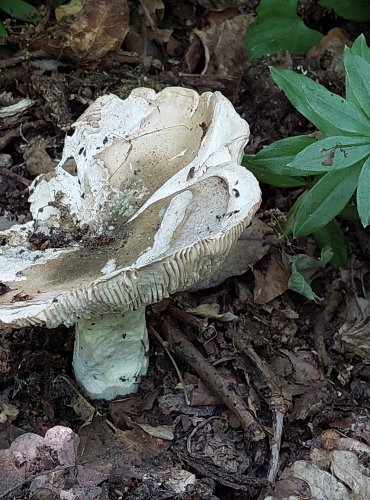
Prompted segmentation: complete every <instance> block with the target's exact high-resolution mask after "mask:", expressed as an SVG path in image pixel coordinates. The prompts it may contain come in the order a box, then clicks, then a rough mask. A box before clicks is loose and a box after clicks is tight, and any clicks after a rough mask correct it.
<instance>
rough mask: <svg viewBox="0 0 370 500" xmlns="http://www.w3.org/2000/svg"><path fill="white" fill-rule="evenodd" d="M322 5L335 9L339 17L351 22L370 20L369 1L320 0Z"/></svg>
mask: <svg viewBox="0 0 370 500" xmlns="http://www.w3.org/2000/svg"><path fill="white" fill-rule="evenodd" d="M320 5H322V6H323V7H326V8H327V9H333V10H334V11H335V13H336V14H338V16H341V17H344V18H345V19H349V20H350V21H368V20H369V19H370V2H369V0H320Z"/></svg>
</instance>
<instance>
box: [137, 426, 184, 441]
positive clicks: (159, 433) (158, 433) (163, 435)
mask: <svg viewBox="0 0 370 500" xmlns="http://www.w3.org/2000/svg"><path fill="white" fill-rule="evenodd" d="M136 425H138V426H139V427H140V428H141V429H143V431H144V432H146V433H147V434H149V436H152V437H154V438H158V439H164V440H165V441H172V440H173V439H174V437H175V436H174V433H173V431H174V426H172V425H157V426H155V427H153V426H152V425H148V424H138V423H137V424H136Z"/></svg>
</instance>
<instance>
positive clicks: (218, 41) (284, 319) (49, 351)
mask: <svg viewBox="0 0 370 500" xmlns="http://www.w3.org/2000/svg"><path fill="white" fill-rule="evenodd" d="M108 3H109V2H108ZM117 3H118V2H117ZM124 3H125V2H120V4H121V7H122V6H123V7H124V5H123V4H124ZM87 4H88V2H87V3H86V5H87ZM95 4H96V5H95V6H94V12H95V13H96V12H97V11H99V9H102V10H101V12H103V13H104V16H106V17H105V18H104V19H105V21H104V22H100V23H99V22H97V20H98V18H94V16H92V17H90V18H89V17H88V18H85V20H86V22H87V30H86V33H85V36H86V37H87V39H86V40H85V41H86V43H85V44H80V41H81V40H79V39H78V37H79V34H78V31H77V32H76V31H75V29H74V28H73V26H74V25H73V20H72V19H68V18H67V19H64V21H62V19H63V16H62V17H59V18H57V17H55V16H54V14H53V12H49V16H48V17H47V18H46V17H45V19H43V20H42V24H40V26H39V27H37V26H36V27H35V28H34V27H32V26H28V27H27V29H28V31H27V30H24V31H22V32H21V31H17V30H15V29H14V26H13V28H12V27H10V29H9V34H10V37H11V44H12V45H11V46H10V48H6V49H5V50H4V47H0V52H1V60H0V65H1V70H2V73H1V75H0V103H1V106H0V107H1V111H2V112H3V114H1V115H0V116H1V118H0V120H1V127H2V130H3V133H2V137H1V138H0V154H1V155H2V156H1V157H0V159H1V158H2V160H1V161H2V162H3V163H1V171H0V176H1V177H0V180H1V182H0V217H1V219H0V222H1V223H2V224H13V223H22V222H25V221H27V220H28V219H29V217H30V214H29V211H28V206H27V203H26V200H27V196H28V195H27V186H28V185H29V184H30V182H31V181H32V180H33V178H34V177H35V176H36V175H38V174H39V173H41V172H42V173H45V172H46V171H47V170H48V169H52V168H53V164H55V162H56V161H57V160H58V158H59V156H60V152H61V148H62V144H63V140H64V135H65V132H66V131H67V132H68V129H69V127H70V124H71V123H72V121H73V120H74V119H76V118H77V117H78V116H79V115H80V114H81V112H82V111H83V110H84V109H85V108H86V106H87V105H88V104H89V103H91V102H92V101H93V100H94V99H95V98H96V97H97V96H99V95H101V94H103V93H105V92H115V93H117V94H118V95H120V96H121V97H125V96H127V95H128V93H129V92H130V90H131V89H132V88H134V87H139V86H152V87H154V88H156V89H159V88H161V87H163V86H167V85H184V86H192V87H193V88H195V89H197V90H198V91H204V90H221V91H222V92H224V93H225V95H227V97H229V98H230V99H232V101H233V103H234V105H235V106H236V108H237V110H238V111H239V112H240V113H241V114H242V116H243V117H245V118H246V119H247V120H248V121H249V122H250V124H251V126H252V135H251V142H250V145H249V146H248V153H255V152H256V151H257V150H259V149H260V148H261V147H262V146H264V145H267V144H270V143H271V142H273V141H274V140H276V139H281V138H286V137H290V136H292V135H300V134H302V133H309V132H312V128H311V127H310V125H309V124H308V123H307V122H306V121H305V119H304V118H302V116H300V115H298V114H297V113H296V112H295V111H294V110H293V109H292V108H291V107H290V105H289V104H288V103H287V101H286V99H285V98H284V97H283V95H282V93H281V92H280V91H279V90H278V89H277V88H276V86H275V85H274V84H273V82H272V81H271V79H269V78H268V69H267V66H268V65H271V64H272V65H277V66H283V67H288V68H293V67H294V68H296V67H302V70H303V71H305V70H307V69H309V70H310V72H311V74H313V75H314V77H316V78H317V79H318V80H319V81H320V82H321V83H323V84H325V85H327V86H328V87H329V88H330V89H331V90H332V91H333V92H337V93H341V91H342V90H343V69H342V66H341V64H340V52H341V50H342V48H343V45H344V43H348V40H351V39H354V36H352V34H351V33H350V35H348V33H346V32H344V31H342V29H340V31H338V30H337V31H334V30H332V31H331V32H329V34H328V35H327V37H324V38H323V39H322V41H321V43H320V45H319V46H318V47H316V48H315V49H313V50H311V51H310V52H309V54H308V55H307V57H305V56H291V55H290V54H288V53H286V54H282V55H280V56H271V57H266V58H262V59H261V60H259V61H257V62H256V61H252V62H251V61H247V60H246V59H245V57H244V53H243V46H242V34H241V33H242V32H243V30H244V28H245V26H246V24H247V23H249V22H250V20H251V17H249V16H251V15H253V14H254V7H253V5H252V6H251V7H250V8H249V10H248V7H246V5H245V3H244V4H243V2H234V4H233V5H232V8H231V9H227V12H223V9H224V8H225V5H224V4H223V2H220V3H219V6H217V5H216V4H217V2H215V1H211V2H208V1H207V2H205V3H204V2H203V3H202V2H200V1H199V2H187V1H185V2H183V3H182V4H181V5H179V4H178V3H176V2H172V1H163V2H162V1H159V0H156V1H149V0H145V1H144V0H143V1H142V2H140V7H139V8H138V7H137V6H136V5H133V4H132V3H130V7H131V17H130V23H131V24H129V23H128V17H127V14H126V13H125V12H124V11H121V14H122V16H123V17H122V18H121V21H124V22H121V21H120V22H118V19H113V18H111V17H110V16H112V12H113V10H112V9H113V7H112V5H113V3H110V6H107V2H103V1H101V2H98V3H96V2H95ZM194 4H197V5H194ZM203 4H204V5H203ZM252 4H253V2H252ZM85 7H86V6H85ZM108 7H109V8H108ZM220 11H221V12H220ZM77 12H78V11H77ZM50 14H51V15H50ZM84 15H85V14H84V12H83V11H82V12H81V11H80V13H79V14H77V16H84ZM94 15H95V14H94ZM125 16H126V17H125ZM67 17H68V16H67ZM100 19H102V18H100ZM109 19H111V21H109ZM184 19H187V20H188V22H184ZM62 22H63V23H65V24H64V26H66V27H67V29H65V30H64V31H61V26H62V24H61V23H62ZM45 26H46V30H44V31H42V30H43V29H44V28H45ZM107 26H109V27H110V30H109V31H107V30H106V27H107ZM313 27H315V26H313ZM333 27H334V28H337V26H333ZM347 28H348V26H347ZM37 30H39V31H37ZM126 32H128V35H127V44H126V45H125V43H126V42H124V44H123V46H122V47H123V50H122V49H119V50H118V51H116V52H114V51H112V49H114V48H115V47H117V48H118V47H120V46H121V44H122V40H123V38H124V34H125V33H126ZM55 40H58V45H57V46H56V44H55ZM59 42H60V43H59ZM130 44H131V47H133V46H134V47H135V52H132V51H131V52H130V50H131V49H130V48H129V47H130ZM24 47H30V52H29V54H28V55H27V57H26V56H25V55H24V52H22V51H21V52H19V51H17V49H18V48H20V49H22V48H24ZM40 47H42V50H40ZM225 47H226V48H227V49H226V48H225ZM226 50H227V57H225V54H226ZM232 50H234V52H232V53H231V51H232ZM102 54H105V55H104V56H102ZM338 55H339V56H338ZM86 61H88V62H89V64H88V65H84V63H85V62H86ZM56 91H58V92H59V93H58V94H56ZM25 96H27V102H25V101H24V99H25ZM11 106H12V108H11V109H10V110H9V107H11ZM9 111H10V112H9ZM263 190H264V206H263V207H262V209H261V211H260V215H259V219H257V220H258V221H259V223H258V224H259V227H254V228H253V230H252V233H250V234H248V235H247V236H246V239H245V240H244V241H243V240H241V245H240V246H239V249H238V251H237V252H236V257H235V259H234V262H233V263H232V265H231V269H232V271H231V273H230V274H229V275H227V273H226V274H223V275H222V276H221V277H220V278H219V279H218V281H217V282H216V281H215V282H213V283H209V284H208V286H210V285H212V286H214V287H215V288H203V289H198V290H196V291H193V292H192V293H182V294H177V295H176V296H174V297H172V298H171V299H170V300H165V301H163V302H162V303H160V304H156V305H155V306H153V307H152V308H151V310H150V311H149V312H148V318H147V319H148V322H149V324H150V325H152V326H153V327H154V328H155V330H156V332H157V333H158V334H159V337H160V339H161V342H160V341H159V340H158V338H157V337H154V336H153V337H152V342H151V352H150V356H151V364H150V370H149V373H148V375H147V377H146V378H145V379H144V380H143V382H142V384H141V387H140V391H139V393H138V394H136V395H130V396H127V397H125V398H121V399H119V398H118V399H117V400H115V401H112V402H110V403H109V404H105V403H102V402H99V403H96V402H89V401H87V400H86V398H85V397H84V396H83V395H82V394H81V393H80V391H79V388H78V387H76V386H75V385H74V382H73V375H72V371H71V357H72V346H73V339H72V333H71V331H69V330H68V329H66V328H59V329H55V330H54V331H48V330H46V329H43V328H38V329H37V331H34V330H33V329H31V328H27V329H22V330H20V331H18V332H14V333H11V332H4V333H3V335H2V336H1V337H0V374H1V376H0V462H1V467H0V485H1V486H0V498H27V497H33V498H38V497H40V495H45V497H43V498H71V499H78V498H82V497H89V498H99V499H111V498H112V499H118V498H135V499H136V498H143V499H144V498H149V497H152V498H184V499H187V498H194V499H195V498H213V499H216V498H226V497H228V498H235V499H236V498H242V496H241V495H244V497H248V498H266V499H268V498H269V499H284V498H289V497H291V498H305V497H307V496H310V495H311V496H316V497H317V498H344V499H346V500H347V499H351V500H354V499H359V500H360V499H362V498H367V497H369V496H370V490H369V481H368V477H367V469H368V465H369V446H370V437H369V436H370V419H369V412H368V407H369V398H370V391H369V380H370V374H369V356H370V347H369V338H370V334H369V326H368V325H369V316H370V306H369V299H368V297H369V289H370V273H369V266H368V260H369V252H368V246H369V245H368V242H367V240H368V239H369V237H368V231H367V230H362V229H359V228H358V227H357V226H356V225H355V224H351V223H343V228H344V230H345V232H346V235H347V238H348V240H349V241H350V245H351V253H350V260H349V263H348V265H347V266H346V267H341V268H339V269H333V268H331V267H329V266H325V265H324V263H326V262H327V260H328V256H325V255H324V257H325V258H324V259H323V257H322V258H321V262H320V261H318V260H317V257H319V256H320V251H319V250H318V248H317V247H316V245H315V242H314V241H312V239H311V238H310V237H303V238H299V239H298V240H297V241H295V242H294V245H292V243H291V242H289V241H286V240H285V239H284V238H283V237H282V234H281V231H280V226H281V223H282V222H283V219H284V216H283V215H282V212H279V211H277V210H276V207H278V208H280V210H282V211H284V212H286V211H287V210H289V208H290V207H291V205H292V203H293V202H294V197H295V196H297V195H298V194H299V190H297V191H296V192H292V191H288V190H286V189H284V188H276V189H272V188H267V187H266V186H264V187H263ZM302 254H306V255H307V256H308V258H309V262H308V263H309V264H310V265H309V266H308V268H309V269H308V268H307V266H305V267H304V269H302V267H301V263H300V260H301V257H300V256H301V255H302ZM284 255H289V256H290V258H291V261H290V262H291V263H290V265H287V262H286V259H285V257H284ZM314 257H315V260H313V258H314ZM292 263H294V266H292ZM293 267H294V268H293ZM292 270H293V271H294V273H295V279H297V277H298V278H299V279H300V286H301V288H300V289H299V291H302V289H303V290H306V291H307V294H306V297H310V298H312V297H314V298H315V297H320V298H321V299H322V300H320V302H318V303H317V304H315V303H313V302H310V301H309V300H307V298H305V297H304V296H302V295H299V294H298V293H296V292H294V291H292V290H289V289H288V286H289V285H288V283H289V280H290V279H292V276H293V275H294V273H293V274H292ZM306 271H307V272H306ZM313 271H315V273H314V272H313ZM307 273H308V274H307ZM302 287H303V288H302ZM296 289H297V287H296ZM179 344H180V345H181V349H180V348H179ZM171 358H172V359H171ZM275 478H276V479H277V481H276V482H275ZM47 494H48V495H49V497H47V496H46V495H47ZM53 495H54V496H53ZM361 495H362V496H361Z"/></svg>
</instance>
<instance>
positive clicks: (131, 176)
mask: <svg viewBox="0 0 370 500" xmlns="http://www.w3.org/2000/svg"><path fill="white" fill-rule="evenodd" d="M248 136H249V128H248V125H247V123H246V122H245V121H244V120H242V119H241V118H240V117H239V116H238V115H237V113H236V112H235V110H234V108H233V107H232V105H231V104H230V102H229V101H228V100H227V99H226V98H224V97H223V96H222V95H221V94H220V93H218V92H216V93H213V94H211V93H205V94H203V95H201V96H199V95H198V94H197V93H196V92H194V91H192V90H188V89H183V88H167V89H165V90H163V91H162V92H159V93H158V94H156V93H155V92H154V91H153V90H151V89H143V88H141V89H137V90H135V91H134V92H132V94H131V95H130V96H129V97H128V98H127V99H126V100H121V99H119V98H118V97H116V96H113V95H106V96H103V97H101V98H99V99H98V100H97V101H96V102H94V103H93V104H92V105H91V106H90V107H89V108H88V109H87V111H86V112H85V113H84V114H83V115H82V116H81V117H80V119H79V120H78V121H77V122H76V123H75V132H74V134H73V135H72V136H71V137H67V138H66V141H65V148H64V152H63V157H62V160H61V162H60V164H59V165H58V167H57V169H56V172H55V175H54V176H53V177H52V178H47V177H40V178H37V179H36V180H35V182H34V183H33V186H32V188H31V192H32V194H31V197H30V200H31V211H32V213H33V216H34V222H33V224H32V226H31V225H28V226H24V227H22V226H16V227H14V228H12V229H11V230H8V231H5V232H3V233H2V239H3V246H2V247H1V249H0V252H1V253H0V281H1V282H2V283H3V284H4V285H5V287H6V288H4V287H3V289H5V290H7V291H6V293H4V294H3V295H1V296H0V325H10V326H26V325H35V324H45V325H47V326H49V327H55V326H57V325H59V324H65V325H72V324H73V323H75V322H76V321H77V320H78V319H80V318H82V317H85V318H86V317H87V318H88V317H91V316H92V315H95V314H96V313H97V312H99V314H103V313H105V312H122V311H125V310H129V309H136V308H138V307H140V306H143V305H147V304H150V303H153V302H156V301H159V300H161V299H162V298H163V297H167V296H168V295H170V294H171V293H173V292H175V291H178V290H184V289H186V288H188V287H190V286H192V285H194V284H195V283H197V282H198V281H200V280H203V279H205V278H207V277H208V276H210V275H211V274H212V273H213V272H214V271H215V270H216V269H217V268H218V266H219V265H220V264H221V263H222V262H223V260H224V259H225V257H226V255H227V254H228V252H229V250H230V248H231V246H232V245H233V244H234V242H235V241H236V240H237V239H238V237H239V235H240V234H241V232H242V231H243V229H244V228H245V227H246V225H247V224H249V222H250V220H251V217H252V216H253V214H254V213H255V211H256V209H257V208H258V206H259V203H260V190H259V186H258V183H257V181H256V179H255V178H254V176H253V175H252V174H251V173H250V172H248V171H247V170H246V169H245V168H243V167H242V166H240V165H239V164H238V161H240V157H241V155H242V152H243V147H244V145H245V143H246V142H247V140H248ZM71 159H72V160H73V161H74V162H75V164H76V174H75V175H73V174H71V173H69V172H68V171H67V170H66V168H65V166H66V163H67V162H69V163H70V162H71ZM35 232H37V233H42V234H45V235H48V237H49V240H50V241H51V242H52V243H55V242H57V243H58V242H59V244H60V245H61V247H60V248H48V249H47V250H37V249H34V248H33V247H32V244H30V243H29V241H28V237H29V236H30V234H31V233H35ZM60 242H61V243H60ZM21 243H22V244H21ZM63 244H65V245H66V246H65V247H63Z"/></svg>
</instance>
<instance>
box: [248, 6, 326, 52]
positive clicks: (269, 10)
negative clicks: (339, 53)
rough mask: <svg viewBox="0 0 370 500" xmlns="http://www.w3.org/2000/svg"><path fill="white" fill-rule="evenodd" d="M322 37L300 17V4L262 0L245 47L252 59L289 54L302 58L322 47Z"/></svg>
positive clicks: (249, 30)
mask: <svg viewBox="0 0 370 500" xmlns="http://www.w3.org/2000/svg"><path fill="white" fill-rule="evenodd" d="M321 37H322V35H321V33H319V32H318V31H315V30H312V29H310V28H308V27H307V26H306V25H305V24H304V22H303V21H302V19H301V18H300V17H299V16H298V15H297V0H261V2H260V4H259V5H258V7H257V16H256V20H255V21H254V22H253V23H252V24H251V25H250V26H249V27H248V29H247V34H246V38H245V47H246V51H247V55H248V57H249V58H250V59H256V58H257V57H261V56H265V55H270V54H277V53H280V52H284V51H285V50H288V51H289V52H291V53H292V54H299V53H306V52H307V51H308V50H309V49H310V48H311V47H312V46H314V45H316V44H318V43H319V41H320V40H321Z"/></svg>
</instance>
